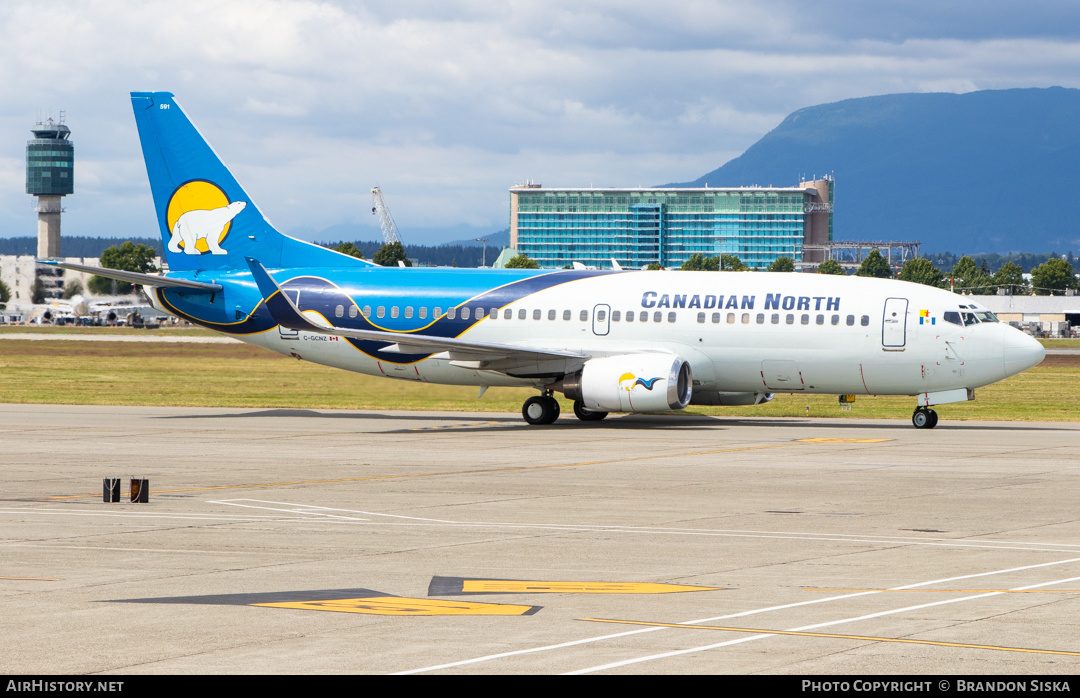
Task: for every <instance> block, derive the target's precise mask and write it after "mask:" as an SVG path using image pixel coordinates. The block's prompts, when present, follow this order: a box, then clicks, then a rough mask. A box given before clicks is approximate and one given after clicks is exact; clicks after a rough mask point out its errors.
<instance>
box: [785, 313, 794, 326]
mask: <svg viewBox="0 0 1080 698" xmlns="http://www.w3.org/2000/svg"><path fill="white" fill-rule="evenodd" d="M784 322H786V323H787V324H789V325H794V324H795V316H794V315H792V314H791V313H788V314H787V317H785V318H784Z"/></svg>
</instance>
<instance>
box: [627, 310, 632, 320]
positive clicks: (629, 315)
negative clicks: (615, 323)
mask: <svg viewBox="0 0 1080 698" xmlns="http://www.w3.org/2000/svg"><path fill="white" fill-rule="evenodd" d="M626 321H627V322H633V321H634V311H633V310H627V311H626Z"/></svg>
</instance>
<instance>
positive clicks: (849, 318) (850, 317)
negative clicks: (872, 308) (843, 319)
mask: <svg viewBox="0 0 1080 698" xmlns="http://www.w3.org/2000/svg"><path fill="white" fill-rule="evenodd" d="M847 324H848V327H851V326H852V325H854V324H855V316H854V315H848V316H847Z"/></svg>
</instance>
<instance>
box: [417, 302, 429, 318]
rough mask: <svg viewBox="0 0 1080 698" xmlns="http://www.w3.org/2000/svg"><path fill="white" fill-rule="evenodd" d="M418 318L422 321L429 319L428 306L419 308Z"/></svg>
mask: <svg viewBox="0 0 1080 698" xmlns="http://www.w3.org/2000/svg"><path fill="white" fill-rule="evenodd" d="M416 316H417V317H418V318H420V319H421V320H423V319H424V318H426V317H427V306H426V305H422V306H420V307H419V308H417V310H416Z"/></svg>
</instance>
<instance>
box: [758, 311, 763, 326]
mask: <svg viewBox="0 0 1080 698" xmlns="http://www.w3.org/2000/svg"><path fill="white" fill-rule="evenodd" d="M757 324H759V325H764V324H765V313H758V314H757Z"/></svg>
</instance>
